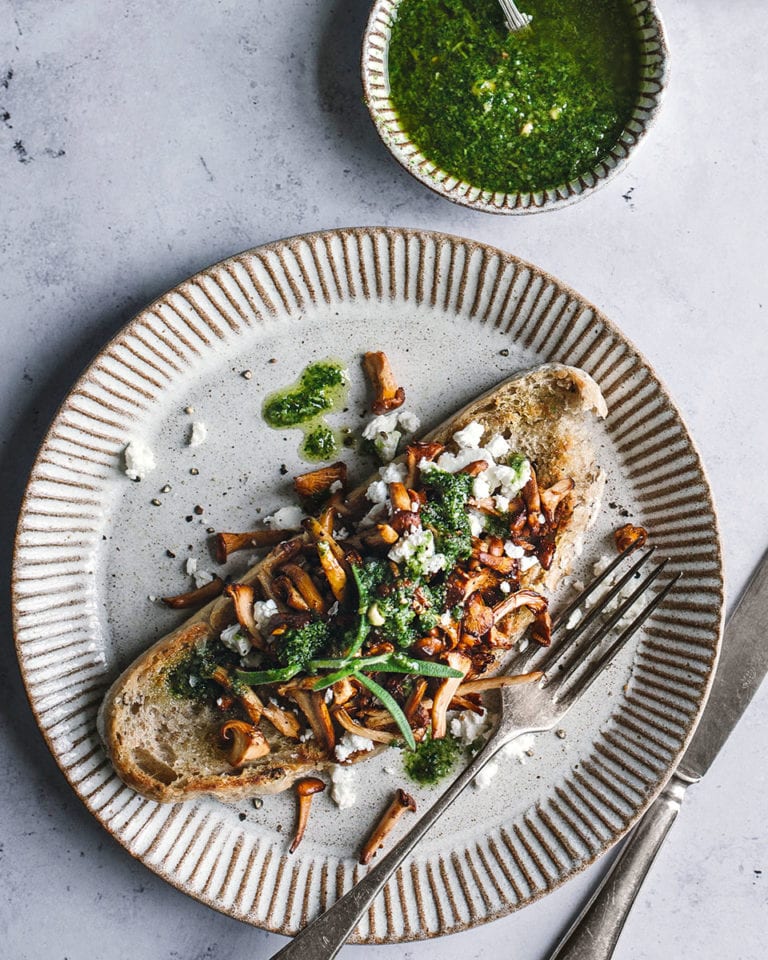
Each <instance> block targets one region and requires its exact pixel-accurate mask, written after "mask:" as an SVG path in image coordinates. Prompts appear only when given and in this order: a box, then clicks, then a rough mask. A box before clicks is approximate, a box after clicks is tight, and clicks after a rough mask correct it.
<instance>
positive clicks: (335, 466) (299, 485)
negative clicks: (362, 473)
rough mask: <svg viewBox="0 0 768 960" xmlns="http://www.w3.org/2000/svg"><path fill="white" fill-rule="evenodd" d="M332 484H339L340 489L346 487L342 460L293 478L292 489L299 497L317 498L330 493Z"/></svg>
mask: <svg viewBox="0 0 768 960" xmlns="http://www.w3.org/2000/svg"><path fill="white" fill-rule="evenodd" d="M334 483H340V484H341V486H342V489H343V488H345V487H346V485H347V465H346V463H344V462H343V461H342V460H337V461H336V463H332V464H331V465H330V466H328V467H319V468H318V469H317V470H310V471H309V473H302V474H300V475H299V476H298V477H294V478H293V489H294V490H295V491H296V493H298V495H299V496H300V497H310V498H311V497H318V496H321V495H322V494H324V493H328V492H330V489H331V487H332V486H333V485H334Z"/></svg>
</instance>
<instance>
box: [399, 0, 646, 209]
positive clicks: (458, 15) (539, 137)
mask: <svg viewBox="0 0 768 960" xmlns="http://www.w3.org/2000/svg"><path fill="white" fill-rule="evenodd" d="M519 6H520V7H521V9H522V10H523V11H524V12H525V13H528V14H530V15H532V17H533V20H532V22H531V25H530V26H529V27H528V28H526V29H524V30H522V31H519V32H516V33H510V32H509V31H508V30H507V28H506V26H505V24H504V18H503V15H502V12H501V8H500V6H499V3H498V0H402V2H401V3H400V5H399V6H398V7H397V18H396V19H395V21H394V22H393V24H392V35H391V41H390V46H389V81H390V96H391V100H392V104H393V106H394V108H395V110H396V112H397V114H398V117H399V119H400V122H401V124H402V126H403V128H404V129H405V130H406V131H407V132H408V134H409V136H410V137H411V139H412V140H413V141H414V143H415V144H416V145H417V146H418V147H419V149H420V150H421V151H422V152H423V153H424V154H425V156H427V157H428V158H429V159H430V160H432V161H434V162H435V163H436V164H438V166H440V167H441V168H442V169H443V170H445V171H446V172H447V173H450V174H453V175H454V176H456V177H458V178H459V179H462V180H467V181H468V182H469V183H471V184H473V185H474V186H477V187H481V188H483V189H486V190H494V191H502V192H507V193H511V192H514V191H517V190H542V189H545V188H552V187H556V186H559V185H561V184H563V183H565V182H567V181H568V180H572V179H574V178H575V177H577V176H579V175H580V174H584V173H586V172H587V171H589V170H590V169H591V168H592V167H594V165H595V164H596V162H597V161H599V160H600V159H601V158H602V157H604V156H606V155H607V153H608V152H609V151H610V149H611V147H612V146H613V145H614V144H615V143H616V141H617V140H618V138H619V136H620V134H621V131H622V129H623V128H624V126H625V124H626V123H627V121H628V120H629V118H630V116H631V113H632V108H633V106H634V103H635V102H636V100H637V97H638V94H639V89H640V45H639V38H638V33H637V27H636V24H635V22H634V20H633V16H632V13H631V11H630V8H629V3H628V2H627V0H523V2H522V4H519Z"/></svg>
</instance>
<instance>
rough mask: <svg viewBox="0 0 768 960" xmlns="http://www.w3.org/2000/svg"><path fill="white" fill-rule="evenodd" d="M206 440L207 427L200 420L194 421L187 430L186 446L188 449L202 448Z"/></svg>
mask: <svg viewBox="0 0 768 960" xmlns="http://www.w3.org/2000/svg"><path fill="white" fill-rule="evenodd" d="M207 439H208V427H207V426H206V425H205V424H204V423H203V421H202V420H195V422H194V423H193V424H192V426H191V427H190V428H189V437H188V438H187V445H188V446H190V447H202V445H203V444H204V443H205V441H206V440H207Z"/></svg>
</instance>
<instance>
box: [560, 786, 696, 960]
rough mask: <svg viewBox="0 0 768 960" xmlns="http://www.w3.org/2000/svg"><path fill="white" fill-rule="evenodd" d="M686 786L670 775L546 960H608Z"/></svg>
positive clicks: (676, 810) (673, 818)
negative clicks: (598, 884) (573, 921)
mask: <svg viewBox="0 0 768 960" xmlns="http://www.w3.org/2000/svg"><path fill="white" fill-rule="evenodd" d="M689 786H690V783H689V782H686V781H685V780H683V779H681V778H680V777H678V775H677V774H675V775H674V776H673V777H672V779H671V780H670V781H669V783H668V784H667V786H666V787H665V788H664V790H663V791H662V792H661V794H660V795H659V796H658V797H657V799H656V800H655V801H654V802H653V803H652V804H651V806H650V807H649V808H648V810H647V812H646V813H645V816H643V818H642V820H641V821H640V822H639V823H638V825H637V826H636V827H635V829H634V831H633V832H632V833H631V834H630V837H629V839H628V840H627V842H626V843H625V844H624V848H623V849H622V851H621V853H620V854H619V856H618V857H617V858H616V861H615V862H614V864H613V866H612V867H611V869H610V870H609V871H608V874H607V875H606V877H605V878H604V880H603V882H602V883H601V884H600V886H599V887H598V888H597V890H596V892H595V894H594V896H593V897H592V899H591V900H590V901H589V903H587V905H586V907H585V908H584V910H582V912H581V913H580V914H579V916H578V917H577V919H576V921H575V923H574V924H573V926H572V927H571V928H570V930H569V931H568V932H567V933H566V935H565V936H564V937H563V939H562V940H561V941H560V942H559V944H558V945H557V946H556V947H555V950H554V953H552V954H551V955H550V957H549V960H610V958H611V957H612V956H613V951H614V949H615V947H616V944H617V942H618V940H619V936H620V935H621V931H622V929H623V927H624V923H625V921H626V919H627V917H628V916H629V911H630V910H631V909H632V904H633V903H634V902H635V897H636V896H637V895H638V893H639V892H640V887H641V886H642V884H643V880H644V879H645V876H646V874H647V873H648V870H649V868H650V866H651V864H652V863H653V860H654V858H655V856H656V854H657V853H658V852H659V849H660V848H661V845H662V843H664V840H665V838H666V836H667V833H668V832H669V828H670V827H671V826H672V824H673V823H674V822H675V818H676V817H677V814H678V812H679V811H680V806H681V804H682V802H683V797H684V796H685V791H686V789H687V787H689Z"/></svg>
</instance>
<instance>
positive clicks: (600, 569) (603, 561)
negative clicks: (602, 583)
mask: <svg viewBox="0 0 768 960" xmlns="http://www.w3.org/2000/svg"><path fill="white" fill-rule="evenodd" d="M610 565H611V558H610V557H600V559H599V560H598V561H597V562H596V563H595V565H594V566H593V567H592V572H593V573H594V575H595V576H596V577H599V576H600V574H601V573H604V572H605V571H606V570H607V569H608V567H610Z"/></svg>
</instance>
